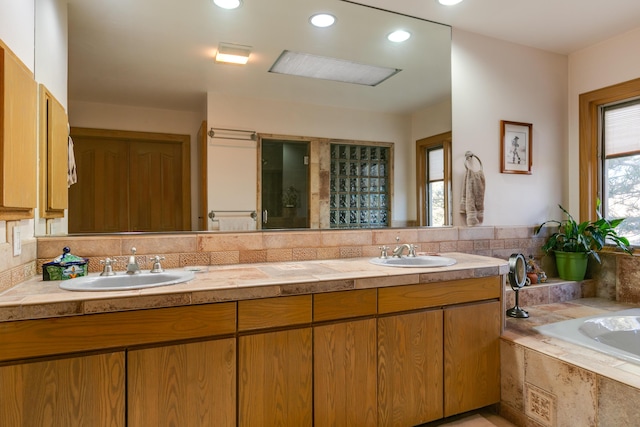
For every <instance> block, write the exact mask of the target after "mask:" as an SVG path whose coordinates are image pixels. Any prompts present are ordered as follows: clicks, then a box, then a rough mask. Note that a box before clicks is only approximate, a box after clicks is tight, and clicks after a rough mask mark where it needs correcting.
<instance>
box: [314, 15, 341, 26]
mask: <svg viewBox="0 0 640 427" xmlns="http://www.w3.org/2000/svg"><path fill="white" fill-rule="evenodd" d="M309 22H311V25H313V26H315V27H319V28H326V27H330V26H332V25H333V24H334V23H335V22H336V17H335V16H333V15H331V14H330V13H316V14H315V15H313V16H312V17H311V18H309Z"/></svg>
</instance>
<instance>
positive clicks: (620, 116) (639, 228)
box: [599, 99, 640, 246]
mask: <svg viewBox="0 0 640 427" xmlns="http://www.w3.org/2000/svg"><path fill="white" fill-rule="evenodd" d="M601 111H602V116H601V117H602V145H601V155H600V165H601V166H600V167H601V173H600V174H599V175H600V181H601V182H600V187H601V192H602V193H601V194H602V196H601V198H602V208H603V210H602V212H603V215H604V216H605V217H606V218H626V220H625V221H624V222H623V223H622V224H621V225H620V226H619V227H618V231H619V233H620V234H622V235H623V236H625V237H627V238H628V239H629V242H630V243H631V244H632V245H636V246H637V245H640V99H635V100H632V101H626V102H621V103H617V104H614V105H607V106H604V107H602V110H601Z"/></svg>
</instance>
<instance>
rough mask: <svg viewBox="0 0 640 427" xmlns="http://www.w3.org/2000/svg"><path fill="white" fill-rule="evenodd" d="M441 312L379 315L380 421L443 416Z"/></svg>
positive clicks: (401, 421)
mask: <svg viewBox="0 0 640 427" xmlns="http://www.w3.org/2000/svg"><path fill="white" fill-rule="evenodd" d="M442 334H443V331H442V310H434V311H422V312H417V313H409V314H402V315H394V316H389V317H383V318H380V319H378V411H379V412H378V423H379V425H381V426H391V425H393V426H415V425H418V424H422V423H426V422H428V421H432V420H436V419H439V418H442V396H443V392H442Z"/></svg>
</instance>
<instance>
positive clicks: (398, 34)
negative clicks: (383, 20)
mask: <svg viewBox="0 0 640 427" xmlns="http://www.w3.org/2000/svg"><path fill="white" fill-rule="evenodd" d="M410 37H411V33H410V32H408V31H405V30H396V31H394V32H393V33H391V34H389V35H388V36H387V39H389V41H392V42H394V43H402V42H404V41H407V40H409V38H410Z"/></svg>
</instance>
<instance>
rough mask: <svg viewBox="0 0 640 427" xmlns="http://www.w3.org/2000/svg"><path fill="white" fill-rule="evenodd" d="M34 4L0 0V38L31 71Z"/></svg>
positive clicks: (21, 0) (18, 0)
mask: <svg viewBox="0 0 640 427" xmlns="http://www.w3.org/2000/svg"><path fill="white" fill-rule="evenodd" d="M34 28H35V5H34V2H33V1H27V0H0V39H2V41H3V42H4V43H5V44H6V45H7V46H9V48H10V49H11V50H12V51H13V53H15V54H16V55H17V56H18V58H20V60H21V61H22V62H24V63H25V65H26V66H27V67H29V69H30V70H31V71H33V67H34V62H35V61H34V49H33V47H34V44H35V38H34Z"/></svg>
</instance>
